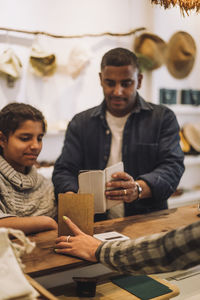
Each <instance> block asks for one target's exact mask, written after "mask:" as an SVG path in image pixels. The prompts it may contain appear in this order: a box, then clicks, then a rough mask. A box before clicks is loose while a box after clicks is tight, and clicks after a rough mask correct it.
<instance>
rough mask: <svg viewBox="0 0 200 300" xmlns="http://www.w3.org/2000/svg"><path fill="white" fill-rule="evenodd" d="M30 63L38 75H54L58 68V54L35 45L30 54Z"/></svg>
mask: <svg viewBox="0 0 200 300" xmlns="http://www.w3.org/2000/svg"><path fill="white" fill-rule="evenodd" d="M29 60H30V64H31V67H32V71H33V73H34V74H36V75H37V76H49V75H53V74H54V72H55V70H56V56H55V55H54V54H53V53H48V52H45V51H43V50H41V49H40V48H39V46H34V47H33V48H32V51H31V55H30V59H29Z"/></svg>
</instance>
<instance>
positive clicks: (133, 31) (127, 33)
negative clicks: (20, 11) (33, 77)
mask: <svg viewBox="0 0 200 300" xmlns="http://www.w3.org/2000/svg"><path fill="white" fill-rule="evenodd" d="M145 29H146V28H145V27H140V28H136V29H133V30H130V31H129V32H124V33H113V32H102V33H86V34H76V35H55V34H52V33H48V32H43V31H28V30H20V29H12V28H3V27H0V30H3V31H7V32H9V31H11V32H19V33H26V34H32V35H46V36H49V37H53V38H59V39H75V38H84V37H100V36H105V35H109V36H129V35H132V34H135V33H136V32H138V31H141V30H145Z"/></svg>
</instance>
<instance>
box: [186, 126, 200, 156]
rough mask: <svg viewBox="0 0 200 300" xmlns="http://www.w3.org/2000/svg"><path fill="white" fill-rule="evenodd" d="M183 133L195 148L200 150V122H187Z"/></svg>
mask: <svg viewBox="0 0 200 300" xmlns="http://www.w3.org/2000/svg"><path fill="white" fill-rule="evenodd" d="M183 133H184V136H185V138H186V139H187V141H188V142H189V144H190V145H191V146H192V147H193V148H194V150H196V151H197V152H200V122H198V123H186V124H185V125H184V126H183Z"/></svg>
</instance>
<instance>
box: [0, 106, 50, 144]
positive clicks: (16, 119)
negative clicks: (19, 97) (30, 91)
mask: <svg viewBox="0 0 200 300" xmlns="http://www.w3.org/2000/svg"><path fill="white" fill-rule="evenodd" d="M28 120H31V121H39V122H41V123H42V128H43V132H44V133H45V132H46V121H45V118H44V116H43V114H42V113H41V112H40V111H39V110H38V109H36V108H35V107H33V106H31V105H29V104H25V103H17V102H13V103H10V104H8V105H6V106H4V108H2V110H1V111H0V131H1V132H2V133H3V134H4V135H5V136H6V137H7V138H8V137H9V135H10V133H14V132H15V131H16V130H17V129H18V128H19V127H20V125H21V124H22V123H23V122H25V121H28Z"/></svg>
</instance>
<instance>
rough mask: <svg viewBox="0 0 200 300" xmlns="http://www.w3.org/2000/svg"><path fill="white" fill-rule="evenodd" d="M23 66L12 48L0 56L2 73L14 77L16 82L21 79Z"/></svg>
mask: <svg viewBox="0 0 200 300" xmlns="http://www.w3.org/2000/svg"><path fill="white" fill-rule="evenodd" d="M21 68H22V64H21V61H20V59H19V58H18V57H17V55H16V54H15V53H14V51H13V50H12V49H10V48H8V49H6V50H5V51H4V52H3V53H2V54H1V55H0V72H1V73H3V74H5V75H7V76H10V77H12V78H13V79H14V80H15V79H17V78H19V77H20V73H21Z"/></svg>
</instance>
